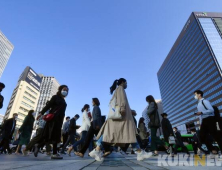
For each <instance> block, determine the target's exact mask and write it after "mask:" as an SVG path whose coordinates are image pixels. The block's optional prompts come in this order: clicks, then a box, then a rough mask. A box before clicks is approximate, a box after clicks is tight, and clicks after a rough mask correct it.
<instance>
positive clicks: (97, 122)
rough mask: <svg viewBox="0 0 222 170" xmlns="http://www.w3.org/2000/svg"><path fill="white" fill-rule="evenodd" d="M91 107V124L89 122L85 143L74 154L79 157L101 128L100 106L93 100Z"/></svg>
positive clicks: (95, 99)
mask: <svg viewBox="0 0 222 170" xmlns="http://www.w3.org/2000/svg"><path fill="white" fill-rule="evenodd" d="M92 105H93V111H92V122H91V126H90V128H89V131H88V133H87V136H86V140H85V143H84V145H83V147H82V149H81V150H80V151H79V152H75V154H76V155H79V156H81V157H83V156H84V154H85V152H86V150H87V148H88V147H89V146H90V144H91V142H92V140H93V137H94V135H97V134H98V133H99V130H100V128H101V127H102V116H101V110H100V107H99V106H100V102H99V99H98V98H93V99H92ZM70 152H71V151H70V150H69V153H70Z"/></svg>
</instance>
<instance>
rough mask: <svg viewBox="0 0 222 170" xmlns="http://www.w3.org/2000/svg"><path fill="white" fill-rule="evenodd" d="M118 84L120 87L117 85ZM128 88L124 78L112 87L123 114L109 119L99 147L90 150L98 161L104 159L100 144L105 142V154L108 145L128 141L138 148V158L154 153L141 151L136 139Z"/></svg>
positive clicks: (99, 139) (99, 141) (102, 132)
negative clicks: (120, 117)
mask: <svg viewBox="0 0 222 170" xmlns="http://www.w3.org/2000/svg"><path fill="white" fill-rule="evenodd" d="M117 86H118V87H117ZM126 88H127V81H126V80H125V79H124V78H121V79H119V80H115V81H114V83H113V85H112V86H111V87H110V93H111V94H113V92H114V91H115V93H114V95H113V97H112V99H111V101H112V100H113V98H116V105H117V106H119V107H120V114H121V115H122V119H121V120H113V119H108V120H107V121H106V122H105V123H104V125H103V126H102V128H101V130H100V132H99V133H98V135H97V139H98V142H97V148H96V150H93V151H92V152H90V154H89V155H90V156H91V157H93V158H95V159H96V160H97V161H102V160H103V159H102V158H101V151H100V145H101V141H102V142H103V147H104V149H105V151H106V153H105V156H107V155H108V154H109V153H110V152H109V151H108V148H109V146H107V145H112V144H116V145H125V144H127V143H130V144H131V143H134V145H133V146H134V147H136V148H137V151H138V155H137V159H138V160H143V159H144V158H148V157H150V156H151V155H152V154H147V153H145V152H144V151H141V150H140V148H139V145H138V144H137V140H136V133H137V130H136V126H135V123H134V120H133V116H132V112H131V109H130V106H129V103H128V100H127V96H126V92H125V89H126ZM76 155H77V156H80V157H82V156H83V155H81V154H80V153H76Z"/></svg>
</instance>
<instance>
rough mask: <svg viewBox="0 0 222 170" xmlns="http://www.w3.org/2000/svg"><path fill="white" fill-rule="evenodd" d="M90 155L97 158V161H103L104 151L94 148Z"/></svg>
mask: <svg viewBox="0 0 222 170" xmlns="http://www.w3.org/2000/svg"><path fill="white" fill-rule="evenodd" d="M89 156H90V157H92V158H95V160H96V161H103V160H104V158H102V152H101V151H96V150H95V149H93V150H92V151H91V152H90V153H89Z"/></svg>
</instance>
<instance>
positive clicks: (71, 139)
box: [61, 114, 80, 154]
mask: <svg viewBox="0 0 222 170" xmlns="http://www.w3.org/2000/svg"><path fill="white" fill-rule="evenodd" d="M78 119H79V115H78V114H76V115H75V116H74V117H73V118H72V119H71V120H70V124H69V131H68V134H69V136H68V139H67V141H66V143H65V144H64V146H63V148H62V151H61V153H62V154H65V149H66V147H67V146H68V145H69V143H71V144H72V145H73V144H74V143H75V136H76V129H78V128H79V127H80V126H77V125H76V121H77V120H78Z"/></svg>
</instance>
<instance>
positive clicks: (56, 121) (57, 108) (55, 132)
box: [34, 85, 69, 159]
mask: <svg viewBox="0 0 222 170" xmlns="http://www.w3.org/2000/svg"><path fill="white" fill-rule="evenodd" d="M68 93H69V88H68V86H67V85H61V86H60V87H59V89H58V92H57V94H56V95H54V96H52V98H51V99H50V101H49V102H48V104H46V106H45V107H44V108H43V109H42V111H41V112H40V113H39V117H40V116H42V115H44V113H45V112H47V111H48V110H49V109H50V111H49V114H50V113H51V114H53V115H54V116H53V118H52V120H50V121H47V122H46V125H45V127H44V131H43V136H42V139H41V140H40V141H39V145H38V146H37V147H36V148H35V151H34V155H35V157H37V155H38V152H39V149H40V148H41V147H42V146H44V144H45V142H46V143H52V144H53V155H52V156H51V159H63V157H62V156H60V155H59V154H58V152H57V144H58V143H60V141H61V129H62V124H63V120H64V117H65V111H66V107H67V104H66V101H65V98H66V97H67V96H68Z"/></svg>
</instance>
